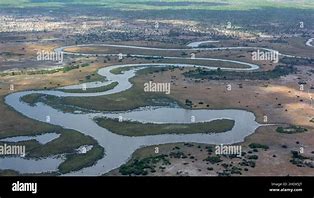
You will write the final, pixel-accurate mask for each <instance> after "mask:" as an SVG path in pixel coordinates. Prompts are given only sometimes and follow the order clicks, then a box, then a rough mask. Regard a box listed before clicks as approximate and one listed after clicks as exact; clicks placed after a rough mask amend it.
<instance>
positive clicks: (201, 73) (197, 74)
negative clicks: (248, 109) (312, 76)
mask: <svg viewBox="0 0 314 198" xmlns="http://www.w3.org/2000/svg"><path fill="white" fill-rule="evenodd" d="M296 71H297V70H296V69H295V68H294V67H293V66H277V67H276V68H275V69H273V70H271V71H258V72H238V71H223V70H221V69H220V68H218V69H217V70H206V69H203V68H197V69H195V70H191V71H188V72H185V73H184V76H185V77H189V78H196V79H209V80H270V79H274V78H279V77H281V76H286V75H288V74H291V73H295V72H296Z"/></svg>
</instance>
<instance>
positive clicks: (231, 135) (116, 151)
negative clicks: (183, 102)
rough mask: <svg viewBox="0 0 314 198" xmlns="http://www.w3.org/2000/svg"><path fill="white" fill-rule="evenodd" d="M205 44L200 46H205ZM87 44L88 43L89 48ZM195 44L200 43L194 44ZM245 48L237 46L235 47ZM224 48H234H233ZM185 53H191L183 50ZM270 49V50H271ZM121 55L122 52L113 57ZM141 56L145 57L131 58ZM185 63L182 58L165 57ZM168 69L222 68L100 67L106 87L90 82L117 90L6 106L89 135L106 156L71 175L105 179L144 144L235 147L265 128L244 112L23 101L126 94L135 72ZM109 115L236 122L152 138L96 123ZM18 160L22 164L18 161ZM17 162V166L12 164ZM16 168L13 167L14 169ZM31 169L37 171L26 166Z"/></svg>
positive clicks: (43, 165) (23, 168)
mask: <svg viewBox="0 0 314 198" xmlns="http://www.w3.org/2000/svg"><path fill="white" fill-rule="evenodd" d="M200 43H201V42H200ZM84 46H86V45H84ZM103 46H107V47H110V46H113V45H109V44H103ZM114 46H115V47H119V46H121V47H124V48H130V49H132V48H137V49H142V50H148V49H156V50H165V51H167V50H169V51H170V50H183V49H162V48H147V47H138V46H126V45H114ZM192 46H196V45H192ZM66 48H67V47H62V48H58V49H56V51H60V50H61V51H64V50H65V49H66ZM239 48H246V47H236V48H234V49H239ZM188 49H193V50H195V49H200V50H213V49H212V48H188ZM220 49H222V50H223V49H233V48H230V47H226V48H220ZM184 50H186V49H184ZM268 50H271V49H268ZM64 53H65V54H72V55H73V54H74V55H80V56H92V55H95V54H84V53H71V52H66V51H64ZM98 55H101V56H107V55H108V54H98ZM112 55H115V56H117V55H118V54H112ZM132 56H141V55H132ZM166 58H169V59H171V58H176V59H180V58H182V57H166ZM196 59H197V58H196ZM202 59H203V60H215V61H223V62H231V63H237V64H242V65H245V66H246V68H221V69H225V70H242V71H251V70H256V69H258V68H259V66H258V65H255V64H251V63H246V62H241V61H234V60H227V59H213V58H202ZM166 66H178V67H194V66H196V67H204V68H208V69H217V67H209V66H202V65H189V64H172V63H169V64H168V63H162V64H157V63H148V64H122V65H114V66H110V67H105V68H101V69H99V70H98V74H100V75H101V76H104V77H105V78H106V80H107V81H106V82H104V83H98V84H95V83H94V82H93V83H87V88H88V87H97V86H102V85H104V84H109V83H111V82H118V84H117V86H115V87H114V88H113V89H111V90H108V91H104V92H95V93H68V92H63V91H62V89H60V88H58V90H31V91H22V92H16V93H12V94H9V95H7V96H6V97H5V103H6V104H7V105H9V106H11V107H13V108H14V109H15V110H16V111H18V112H20V113H21V114H23V115H25V116H27V117H29V118H32V119H35V120H39V121H42V122H46V116H47V115H49V116H50V123H51V124H55V125H59V126H62V127H64V128H68V129H74V130H77V131H79V132H81V133H83V134H86V135H89V136H91V137H93V138H94V139H95V140H97V142H98V144H99V145H100V146H102V147H103V148H104V149H105V155H104V156H103V158H102V159H100V160H98V161H97V163H96V164H95V165H93V166H91V167H87V168H83V169H81V170H79V171H76V172H71V173H69V174H68V175H101V174H104V173H106V172H108V171H110V170H113V169H115V168H118V167H119V166H121V165H122V164H124V163H126V162H127V161H128V159H129V158H130V157H131V155H132V153H133V152H134V151H135V150H136V149H138V148H140V147H143V146H149V145H158V144H166V143H176V142H195V143H206V144H233V143H239V142H242V141H244V138H245V137H247V136H248V135H250V134H252V133H254V131H255V130H256V129H257V128H258V127H259V126H260V124H258V123H257V122H256V121H255V119H256V118H255V115H254V114H253V113H252V112H248V111H244V110H235V109H228V110H205V109H203V110H187V109H183V108H171V107H142V108H139V109H136V110H132V111H125V112H111V113H102V112H98V113H65V112H61V111H59V110H57V109H54V108H52V107H51V106H48V105H46V104H43V103H37V105H36V106H30V105H29V104H27V103H25V102H23V101H22V100H21V97H23V96H25V95H28V94H34V93H38V94H48V95H53V96H59V97H93V96H102V95H109V94H114V93H119V92H122V91H125V90H127V89H129V88H131V87H132V83H130V81H129V79H130V78H132V77H134V76H135V75H136V71H138V70H140V69H143V68H147V67H166ZM120 67H130V69H129V70H127V71H124V72H123V73H122V74H113V73H111V72H110V71H111V70H112V69H114V68H120ZM81 86H82V85H74V86H69V87H63V88H67V89H76V88H81ZM99 116H102V117H110V118H117V117H118V116H123V118H126V119H128V120H132V121H138V122H152V123H190V122H191V116H195V118H196V120H195V122H208V121H211V120H216V119H221V118H225V119H231V120H234V121H235V125H234V127H233V128H232V129H231V130H230V131H227V132H223V133H212V134H164V135H151V136H140V137H131V136H121V135H117V134H114V133H112V132H110V131H109V130H107V129H106V128H102V127H100V126H98V125H97V124H96V123H95V121H94V120H93V119H94V118H95V117H99ZM53 160H54V161H53ZM17 161H18V162H17ZM61 162H62V159H59V158H57V159H56V158H55V157H50V158H45V159H40V160H30V159H24V158H21V157H5V158H3V159H1V160H0V169H5V168H11V169H14V170H17V171H20V172H22V173H32V172H46V171H54V170H57V167H58V165H59V164H60V163H61ZM9 164H12V166H9ZM13 164H14V165H13ZM27 166H29V167H32V168H29V169H28V168H27Z"/></svg>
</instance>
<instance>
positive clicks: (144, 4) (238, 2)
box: [0, 0, 314, 10]
mask: <svg viewBox="0 0 314 198" xmlns="http://www.w3.org/2000/svg"><path fill="white" fill-rule="evenodd" d="M0 5H1V6H4V7H8V6H10V7H62V6H66V5H69V6H73V5H91V6H104V7H105V6H106V7H110V8H114V9H121V10H167V9H177V10H181V9H206V10H248V9H260V8H264V7H273V8H278V7H281V8H282V7H284V8H302V9H306V8H313V7H314V3H313V2H312V1H311V0H303V1H302V2H300V1H297V0H292V1H275V0H271V1H259V0H250V1H248V0H225V1H223V3H217V1H215V0H203V1H202V2H200V1H198V0H188V1H177V0H175V1H173V0H164V1H160V2H155V1H151V0H139V1H133V0H117V1H116V0H100V1H95V0H90V1H84V0H71V1H61V0H55V1H41V0H36V1H32V0H9V1H8V0H1V1H0Z"/></svg>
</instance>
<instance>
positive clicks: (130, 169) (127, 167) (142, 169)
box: [119, 155, 170, 175]
mask: <svg viewBox="0 0 314 198" xmlns="http://www.w3.org/2000/svg"><path fill="white" fill-rule="evenodd" d="M166 157H168V156H167V155H158V156H152V157H146V158H143V159H134V160H132V161H131V162H128V163H127V164H124V165H122V166H121V167H120V168H119V172H120V173H121V174H122V175H147V174H148V171H150V172H156V170H155V168H156V164H158V163H161V164H162V165H169V164H170V162H169V160H168V159H167V158H166Z"/></svg>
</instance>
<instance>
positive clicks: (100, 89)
mask: <svg viewBox="0 0 314 198" xmlns="http://www.w3.org/2000/svg"><path fill="white" fill-rule="evenodd" d="M118 84H119V83H118V82H112V83H110V84H108V85H105V86H101V87H95V88H88V89H86V90H83V89H61V91H63V92H67V93H95V92H104V91H108V90H111V89H113V88H115V87H116V86H117V85H118Z"/></svg>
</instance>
